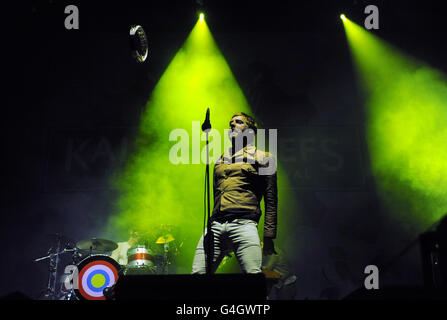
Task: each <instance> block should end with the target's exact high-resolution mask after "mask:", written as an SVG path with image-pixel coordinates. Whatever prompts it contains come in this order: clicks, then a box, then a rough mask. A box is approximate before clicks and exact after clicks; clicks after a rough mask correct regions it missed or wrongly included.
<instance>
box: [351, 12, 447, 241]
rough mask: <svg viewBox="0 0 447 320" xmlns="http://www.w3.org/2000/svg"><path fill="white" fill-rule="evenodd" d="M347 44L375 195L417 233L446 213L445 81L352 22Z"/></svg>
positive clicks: (437, 73) (446, 95)
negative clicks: (362, 100)
mask: <svg viewBox="0 0 447 320" xmlns="http://www.w3.org/2000/svg"><path fill="white" fill-rule="evenodd" d="M344 26H345V31H346V36H347V40H348V43H349V46H350V48H351V52H352V56H353V59H354V62H355V65H356V66H357V71H358V74H359V77H360V79H362V82H361V84H362V88H363V90H364V93H365V94H366V116H367V119H366V121H367V122H366V138H367V143H368V148H369V154H370V158H371V164H372V170H373V173H374V176H375V179H376V184H377V187H378V192H379V194H380V196H381V199H382V200H383V201H384V203H385V204H386V205H387V207H388V209H389V210H390V212H392V214H393V218H395V219H398V221H399V222H400V223H401V224H402V226H405V227H406V228H407V229H408V230H411V231H418V232H420V231H421V230H422V229H421V228H426V227H427V226H430V225H431V224H433V223H434V222H435V221H437V220H439V219H440V218H441V217H442V216H443V215H444V214H445V212H446V211H447V197H446V196H445V190H446V189H447V160H446V159H447V149H446V148H445V141H447V126H446V123H447V81H446V77H445V76H444V75H443V74H442V73H440V72H439V71H437V70H435V69H433V68H431V67H430V66H428V65H426V64H423V63H421V62H419V61H416V60H415V59H413V58H411V57H409V56H406V55H404V54H402V53H400V52H399V50H397V49H396V48H393V47H392V46H391V45H389V44H387V43H385V42H384V41H382V40H380V39H379V38H377V37H376V36H374V35H373V34H371V33H370V32H368V31H366V30H365V29H363V28H361V27H360V26H358V25H356V24H355V23H353V22H352V21H350V20H348V19H346V20H344Z"/></svg>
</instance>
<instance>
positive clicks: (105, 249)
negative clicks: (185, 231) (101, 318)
mask: <svg viewBox="0 0 447 320" xmlns="http://www.w3.org/2000/svg"><path fill="white" fill-rule="evenodd" d="M50 238H51V239H52V240H53V243H55V245H53V246H52V247H51V248H50V249H49V250H48V252H47V255H46V256H44V257H41V258H37V259H35V260H34V261H35V262H39V261H44V260H49V277H48V283H47V287H46V288H45V290H43V291H42V294H41V296H40V297H39V298H40V299H42V300H106V296H107V290H109V289H110V288H113V287H114V285H115V283H116V282H117V281H118V278H119V277H120V276H122V275H144V274H168V273H169V271H168V270H169V269H168V266H169V265H170V264H171V263H172V257H173V256H175V255H177V254H178V252H179V249H180V247H181V246H182V244H180V245H177V244H176V245H173V243H174V240H175V238H174V236H173V235H172V234H171V233H163V234H161V235H160V236H158V237H157V239H156V241H155V243H154V242H152V243H154V245H153V246H152V247H153V249H154V250H152V249H151V248H150V247H151V245H150V244H149V243H148V241H140V242H138V241H137V242H136V243H135V242H133V243H132V245H131V246H130V248H129V249H128V250H127V265H120V264H119V263H118V262H117V261H116V260H114V259H112V257H111V255H112V252H113V251H114V250H116V249H117V248H118V244H117V243H116V242H114V241H112V240H107V239H98V238H91V239H85V240H81V241H78V242H76V243H75V242H74V241H73V240H71V239H69V238H67V237H65V236H63V235H60V234H54V235H50ZM140 239H141V238H140ZM146 240H147V239H146ZM156 247H161V250H157V248H156ZM154 251H156V252H157V253H156V254H154V253H153V252H154ZM158 252H161V253H158ZM69 254H71V262H70V263H67V264H65V268H64V270H63V271H61V270H60V267H61V264H63V262H62V259H61V258H62V257H63V256H67V255H69ZM65 260H66V259H65Z"/></svg>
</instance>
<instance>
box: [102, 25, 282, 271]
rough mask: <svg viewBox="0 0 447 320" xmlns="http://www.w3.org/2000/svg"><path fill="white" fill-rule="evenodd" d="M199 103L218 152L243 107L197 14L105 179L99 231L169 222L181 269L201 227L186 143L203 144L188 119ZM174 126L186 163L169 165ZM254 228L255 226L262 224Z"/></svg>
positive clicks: (200, 181) (199, 190)
mask: <svg viewBox="0 0 447 320" xmlns="http://www.w3.org/2000/svg"><path fill="white" fill-rule="evenodd" d="M207 107H210V111H211V113H210V114H211V123H212V126H213V129H217V130H218V131H219V132H220V133H221V139H222V141H221V145H222V150H221V152H223V146H224V139H227V137H224V134H223V130H224V129H228V123H229V120H230V119H231V116H232V115H233V114H235V113H236V112H239V111H243V112H247V113H250V107H249V105H248V103H247V101H246V99H245V97H244V95H243V93H242V91H241V89H240V88H239V85H238V83H237V81H236V79H235V78H234V76H233V74H232V72H231V70H230V68H229V66H228V64H227V62H226V61H225V59H224V57H223V56H222V54H221V52H220V51H219V49H218V47H217V45H216V43H215V42H214V39H213V37H212V35H211V32H210V30H209V29H208V26H207V24H206V22H205V20H204V19H203V17H199V19H198V22H197V23H196V25H195V27H194V28H193V30H192V31H191V33H190V35H189V36H188V38H187V40H186V41H185V43H184V44H183V46H182V48H181V49H180V50H179V51H178V52H177V54H176V55H175V57H174V58H173V60H172V61H171V62H170V64H169V66H168V67H167V69H166V71H165V72H164V74H163V75H162V76H161V78H160V80H159V81H158V83H157V85H156V87H155V89H154V90H153V92H152V95H151V98H150V100H149V101H148V102H147V105H146V109H145V111H144V113H143V115H142V119H141V123H140V127H139V133H138V135H137V137H136V141H135V149H136V151H135V152H134V153H133V154H132V155H131V157H130V159H129V161H128V163H127V165H126V167H125V169H124V171H123V172H122V173H121V174H117V175H116V176H115V177H114V178H113V179H112V181H111V182H112V184H113V185H114V186H115V187H116V188H117V189H118V190H119V192H120V196H119V199H118V201H117V203H116V209H115V213H114V214H113V215H112V216H111V217H110V221H109V223H108V225H107V233H109V234H114V235H116V237H120V238H121V239H122V240H125V239H126V237H127V234H128V231H129V230H130V229H138V230H143V231H144V232H147V233H149V234H150V237H152V238H153V239H155V238H156V237H158V236H159V234H156V233H157V232H158V231H157V229H158V227H159V226H160V225H173V226H176V228H177V229H176V230H177V231H179V233H178V234H176V235H175V236H176V237H179V238H180V239H178V240H179V241H184V245H183V247H182V251H181V254H179V256H178V257H177V258H178V261H177V263H178V264H179V265H181V266H183V268H184V269H182V270H178V272H179V273H189V272H190V271H191V270H190V267H191V265H192V259H193V257H194V250H195V247H196V245H197V242H198V240H199V238H200V235H201V233H202V232H203V230H202V227H203V218H204V199H203V193H204V173H205V164H204V163H200V164H193V163H192V160H193V157H194V155H193V154H192V151H191V150H192V148H191V146H192V145H193V144H194V143H198V144H199V145H200V150H203V149H204V147H205V142H204V141H200V136H194V134H193V130H192V122H193V121H197V122H200V124H201V123H202V122H203V120H204V116H205V111H206V108H207ZM174 129H184V130H186V132H188V135H189V146H190V148H189V150H190V151H189V154H188V158H189V164H177V165H175V164H172V163H171V162H170V160H169V152H170V149H171V147H172V146H173V145H174V144H175V142H172V141H169V135H170V132H171V131H172V130H174ZM200 134H201V131H200ZM216 153H217V152H216ZM218 156H220V154H213V155H212V156H211V157H214V158H216V157H218ZM284 180H285V176H284V174H283V173H281V172H279V186H278V188H279V192H281V189H282V186H286V184H285V183H284V184H282V183H281V181H284ZM211 183H212V179H211ZM280 197H281V194H280ZM281 219H283V218H282V217H280V218H279V221H281ZM282 221H283V222H284V223H285V221H284V220H282ZM259 229H260V232H262V229H263V225H262V222H261V223H260V228H259ZM152 244H153V243H152Z"/></svg>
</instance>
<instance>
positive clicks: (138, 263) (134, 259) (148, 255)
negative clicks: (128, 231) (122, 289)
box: [124, 245, 156, 275]
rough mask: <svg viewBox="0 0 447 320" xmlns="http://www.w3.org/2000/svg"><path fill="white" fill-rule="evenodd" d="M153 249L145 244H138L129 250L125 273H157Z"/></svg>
mask: <svg viewBox="0 0 447 320" xmlns="http://www.w3.org/2000/svg"><path fill="white" fill-rule="evenodd" d="M155 270H156V268H155V264H154V257H153V255H152V251H151V250H150V249H148V248H146V246H144V245H137V246H135V247H132V248H130V249H129V250H127V266H126V271H125V273H124V274H126V275H127V274H151V273H155Z"/></svg>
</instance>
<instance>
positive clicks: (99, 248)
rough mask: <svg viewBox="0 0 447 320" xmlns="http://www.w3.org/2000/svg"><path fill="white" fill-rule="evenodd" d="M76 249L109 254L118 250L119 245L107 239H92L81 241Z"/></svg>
mask: <svg viewBox="0 0 447 320" xmlns="http://www.w3.org/2000/svg"><path fill="white" fill-rule="evenodd" d="M76 247H78V249H81V250H88V251H90V250H91V251H92V252H107V251H113V250H115V249H116V248H118V244H116V243H115V242H113V241H111V240H107V239H97V238H91V239H87V240H81V241H79V242H78V243H76Z"/></svg>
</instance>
